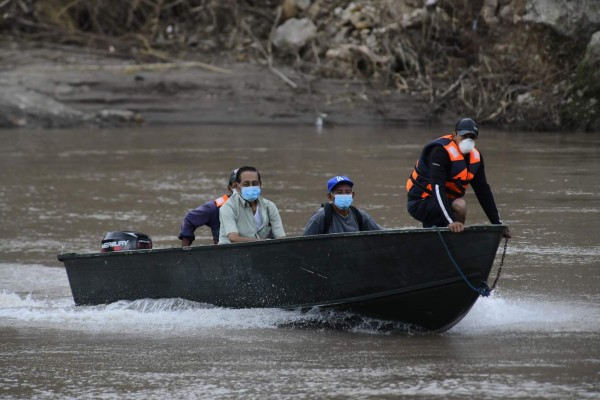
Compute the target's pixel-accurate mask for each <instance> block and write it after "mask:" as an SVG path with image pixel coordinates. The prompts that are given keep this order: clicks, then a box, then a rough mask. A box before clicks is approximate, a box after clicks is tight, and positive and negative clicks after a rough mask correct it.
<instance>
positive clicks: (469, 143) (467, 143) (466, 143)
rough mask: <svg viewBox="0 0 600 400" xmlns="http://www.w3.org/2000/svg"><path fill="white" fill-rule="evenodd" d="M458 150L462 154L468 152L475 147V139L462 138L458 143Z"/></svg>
mask: <svg viewBox="0 0 600 400" xmlns="http://www.w3.org/2000/svg"><path fill="white" fill-rule="evenodd" d="M458 148H459V149H460V152H461V153H463V154H469V153H470V152H471V151H472V150H473V149H474V148H475V141H474V140H473V139H463V140H461V141H460V143H459V144H458Z"/></svg>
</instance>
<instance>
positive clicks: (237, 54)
mask: <svg viewBox="0 0 600 400" xmlns="http://www.w3.org/2000/svg"><path fill="white" fill-rule="evenodd" d="M0 16H1V17H0V33H1V34H2V40H1V43H0V84H2V87H3V91H2V93H1V94H0V126H4V127H19V126H29V127H37V126H40V127H60V126H73V125H77V124H80V125H81V124H85V125H90V126H102V125H107V124H122V123H142V122H145V123H147V124H153V123H271V122H274V123H298V122H300V123H306V122H310V123H312V122H314V121H315V120H317V119H318V118H324V121H325V123H334V124H343V123H351V124H355V123H408V124H411V123H415V124H416V123H419V124H420V123H425V122H430V121H433V122H446V121H454V120H455V119H456V118H457V117H459V116H470V117H472V118H475V119H476V120H477V121H478V122H479V123H480V124H481V125H493V126H496V127H504V128H511V129H535V130H561V129H562V130H585V131H600V106H599V99H600V83H599V82H600V3H599V2H597V1H594V0H573V1H570V2H564V1H560V0H479V1H464V0H426V1H423V0H403V1H399V0H380V1H375V0H355V1H349V0H237V1H234V0H192V1H186V2H181V1H178V0H174V1H165V0H146V1H143V2H121V1H117V0H99V1H95V2H87V1H83V0H81V1H78V0H75V1H73V0H69V1H67V0H53V1H47V2H36V1H34V0H11V1H5V2H1V3H0Z"/></svg>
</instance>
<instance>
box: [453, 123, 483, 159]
mask: <svg viewBox="0 0 600 400" xmlns="http://www.w3.org/2000/svg"><path fill="white" fill-rule="evenodd" d="M452 137H453V139H454V141H455V142H456V144H457V145H458V147H459V149H460V151H461V153H463V154H468V153H469V152H471V150H473V149H474V148H475V141H476V140H477V139H478V138H479V128H478V127H477V123H476V122H475V121H473V120H472V119H471V118H462V119H460V120H458V121H457V122H456V125H455V126H454V132H453V134H452Z"/></svg>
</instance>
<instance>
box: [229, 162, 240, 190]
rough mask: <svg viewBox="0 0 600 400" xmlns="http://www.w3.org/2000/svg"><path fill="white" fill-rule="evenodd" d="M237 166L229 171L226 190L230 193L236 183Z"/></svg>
mask: <svg viewBox="0 0 600 400" xmlns="http://www.w3.org/2000/svg"><path fill="white" fill-rule="evenodd" d="M237 171H238V170H237V168H236V169H234V170H233V171H231V173H230V174H229V179H228V180H227V190H228V191H229V192H230V193H231V192H233V191H234V190H235V187H236V185H237V183H236V181H235V180H236V178H237Z"/></svg>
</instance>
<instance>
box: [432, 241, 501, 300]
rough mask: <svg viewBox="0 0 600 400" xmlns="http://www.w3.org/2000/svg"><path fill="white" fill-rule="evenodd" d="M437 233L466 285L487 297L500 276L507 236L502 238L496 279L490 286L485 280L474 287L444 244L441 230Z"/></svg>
mask: <svg viewBox="0 0 600 400" xmlns="http://www.w3.org/2000/svg"><path fill="white" fill-rule="evenodd" d="M437 234H438V236H439V237H440V240H441V241H442V244H443V245H444V248H445V249H446V253H448V258H450V261H452V264H453V265H454V267H455V268H456V270H457V271H458V273H459V274H460V276H461V277H462V278H463V280H464V281H465V282H466V283H467V285H468V286H469V287H470V288H471V289H473V290H474V291H476V292H477V293H479V295H480V296H483V297H488V296H489V295H490V294H491V293H492V290H494V289H495V288H496V284H497V283H498V279H499V278H500V272H501V271H502V266H503V265H504V257H505V256H506V247H507V246H508V238H505V239H504V252H503V253H502V259H501V260H500V267H499V268H498V273H497V274H496V279H494V283H493V284H492V287H491V288H490V287H489V286H488V284H487V283H486V282H482V285H481V287H479V288H477V287H475V285H473V284H472V283H471V282H470V281H469V280H468V279H467V277H466V276H465V274H464V273H463V272H462V269H461V268H460V266H459V265H458V263H457V262H456V260H455V259H454V257H453V256H452V253H451V252H450V249H449V248H448V245H447V244H446V241H445V240H444V237H443V236H442V232H440V231H437Z"/></svg>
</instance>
